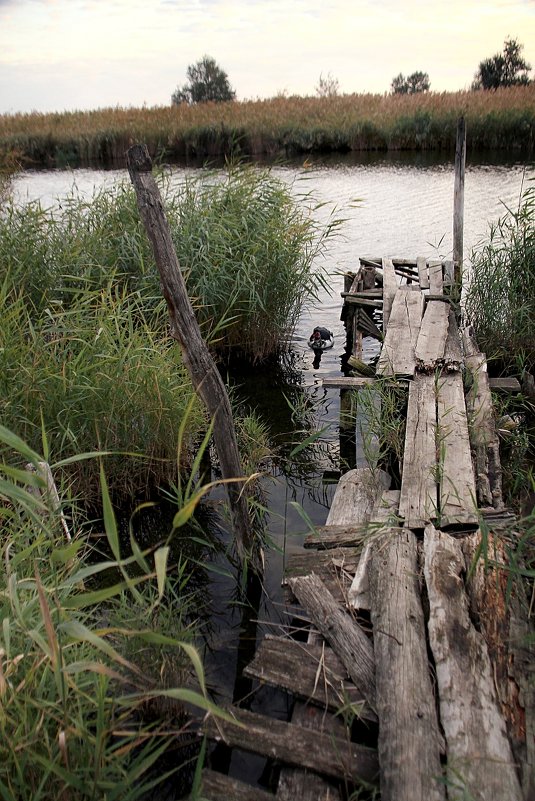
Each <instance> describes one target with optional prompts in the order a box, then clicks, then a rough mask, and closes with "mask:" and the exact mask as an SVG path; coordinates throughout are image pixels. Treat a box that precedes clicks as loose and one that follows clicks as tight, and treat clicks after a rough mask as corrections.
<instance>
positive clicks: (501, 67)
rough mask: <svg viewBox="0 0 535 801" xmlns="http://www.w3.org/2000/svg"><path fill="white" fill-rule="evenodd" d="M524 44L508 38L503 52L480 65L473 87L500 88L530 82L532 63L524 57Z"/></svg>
mask: <svg viewBox="0 0 535 801" xmlns="http://www.w3.org/2000/svg"><path fill="white" fill-rule="evenodd" d="M523 49H524V45H522V44H520V43H519V42H518V41H517V40H516V39H511V38H509V39H506V40H505V42H504V45H503V53H497V54H496V55H495V56H492V58H486V59H485V60H484V61H482V62H481V63H480V65H479V68H478V71H477V72H476V75H475V78H474V82H473V84H472V89H498V88H499V87H500V86H526V85H527V84H528V83H530V77H529V71H530V69H531V64H528V62H527V61H526V60H525V59H524V58H523V57H522V55H521V53H522V50H523Z"/></svg>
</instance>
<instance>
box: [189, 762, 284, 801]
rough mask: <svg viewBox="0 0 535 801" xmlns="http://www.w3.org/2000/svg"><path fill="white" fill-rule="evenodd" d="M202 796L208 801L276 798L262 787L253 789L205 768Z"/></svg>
mask: <svg viewBox="0 0 535 801" xmlns="http://www.w3.org/2000/svg"><path fill="white" fill-rule="evenodd" d="M201 781H202V784H201V794H200V797H201V798H202V799H206V801H273V799H274V796H273V794H272V793H268V792H267V791H266V790H262V788H261V787H253V786H252V785H250V784H245V782H241V781H239V780H238V779H233V778H232V777H231V776H226V775H225V774H223V773H217V772H216V771H215V770H210V769H209V768H205V769H204V770H203V772H202V779H201Z"/></svg>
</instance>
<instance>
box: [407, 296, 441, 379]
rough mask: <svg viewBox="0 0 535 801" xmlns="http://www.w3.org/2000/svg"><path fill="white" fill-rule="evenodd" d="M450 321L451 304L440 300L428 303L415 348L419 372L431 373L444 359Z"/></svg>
mask: <svg viewBox="0 0 535 801" xmlns="http://www.w3.org/2000/svg"><path fill="white" fill-rule="evenodd" d="M448 321H449V304H447V303H442V302H441V301H439V300H431V301H429V303H427V305H426V307H425V312H424V316H423V319H422V324H421V326H420V332H419V334H418V340H417V342H416V348H415V357H416V361H417V364H418V369H419V370H423V371H424V372H430V371H432V370H434V369H435V367H436V366H437V364H438V363H440V362H441V361H442V360H443V359H444V349H445V347H446V337H447V336H448Z"/></svg>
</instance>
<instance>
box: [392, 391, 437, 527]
mask: <svg viewBox="0 0 535 801" xmlns="http://www.w3.org/2000/svg"><path fill="white" fill-rule="evenodd" d="M435 434H436V390H435V377H434V376H432V375H430V376H428V375H416V376H415V378H414V381H413V382H412V383H411V384H410V386H409V403H408V408H407V423H406V429H405V447H404V451H403V473H402V477H401V496H400V500H399V516H400V518H402V519H403V521H404V525H405V527H406V528H411V529H419V528H425V526H426V524H427V523H428V522H429V521H430V520H433V519H434V518H435V517H436V515H437V508H438V499H437V484H436V470H437V458H436V445H435Z"/></svg>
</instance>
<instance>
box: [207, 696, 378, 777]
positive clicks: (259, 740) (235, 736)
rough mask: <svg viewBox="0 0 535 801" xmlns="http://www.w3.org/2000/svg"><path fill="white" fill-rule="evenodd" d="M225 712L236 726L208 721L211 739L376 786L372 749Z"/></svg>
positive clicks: (237, 711) (289, 725)
mask: <svg viewBox="0 0 535 801" xmlns="http://www.w3.org/2000/svg"><path fill="white" fill-rule="evenodd" d="M226 711H228V712H231V714H232V716H233V717H234V718H235V721H236V722H235V723H234V722H229V721H226V720H222V719H221V718H219V719H217V720H216V719H215V718H214V717H212V716H210V717H208V718H207V719H206V721H205V723H204V725H203V730H204V733H205V734H206V735H207V736H208V737H210V739H214V740H221V739H222V740H224V742H226V743H227V745H228V746H229V747H231V748H241V749H243V750H244V751H252V752H253V753H255V754H262V755H263V756H266V757H271V758H272V759H277V760H279V761H280V762H283V763H285V764H287V765H295V766H296V767H300V768H308V769H309V770H313V771H315V772H317V773H322V774H325V775H326V776H332V777H333V778H336V779H346V780H350V781H353V782H355V783H359V782H360V781H364V782H374V781H375V779H376V777H377V773H378V765H377V755H376V752H375V751H373V749H371V748H366V747H365V746H363V745H357V744H356V743H351V742H348V741H347V740H343V739H341V738H338V737H332V736H331V735H330V734H324V733H322V732H314V731H308V730H307V729H305V728H303V726H296V725H294V724H293V723H285V722H283V721H281V720H275V719H274V718H266V717H265V716H264V715H258V714H256V713H255V712H249V711H247V710H245V709H238V708H237V707H232V709H230V710H229V709H227V710H226Z"/></svg>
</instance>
